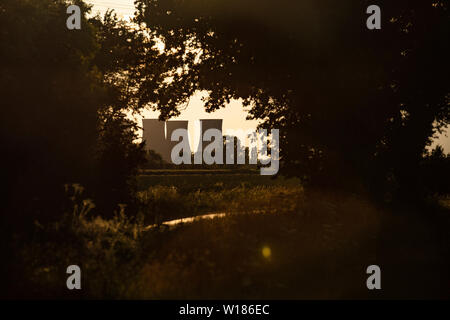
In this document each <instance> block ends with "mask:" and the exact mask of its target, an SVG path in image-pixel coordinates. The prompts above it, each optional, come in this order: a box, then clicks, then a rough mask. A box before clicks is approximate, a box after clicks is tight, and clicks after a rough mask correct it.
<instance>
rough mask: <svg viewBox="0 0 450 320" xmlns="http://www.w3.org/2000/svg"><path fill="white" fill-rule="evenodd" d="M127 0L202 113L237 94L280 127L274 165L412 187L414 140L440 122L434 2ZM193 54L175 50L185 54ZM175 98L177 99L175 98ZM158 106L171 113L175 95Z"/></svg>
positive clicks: (444, 12)
mask: <svg viewBox="0 0 450 320" xmlns="http://www.w3.org/2000/svg"><path fill="white" fill-rule="evenodd" d="M371 4H372V2H370V1H345V2H340V3H339V4H336V2H335V1H331V0H320V1H312V0H307V1H287V0H282V1H272V0H258V1H256V0H255V1H254V0H249V1H237V0H227V1H206V0H192V1H176V0H164V1H162V0H137V1H136V6H137V9H138V16H137V19H136V21H137V22H139V23H145V24H146V27H147V28H148V30H151V31H152V32H153V34H154V36H157V37H159V38H160V39H161V41H162V42H163V43H164V45H165V50H166V51H168V52H171V53H172V54H173V55H174V56H175V57H177V59H176V62H177V63H176V64H175V65H174V66H173V69H174V70H179V76H178V78H176V79H174V81H173V82H172V83H171V85H170V86H168V87H167V88H166V90H171V89H172V88H173V87H174V86H175V85H176V84H177V82H178V83H180V84H181V87H185V84H186V83H190V88H189V90H187V91H186V93H188V94H189V93H190V92H192V91H193V90H206V91H208V92H209V96H208V98H207V99H206V110H207V111H213V110H216V109H218V108H220V107H223V106H224V105H225V104H226V103H227V102H229V101H230V99H233V98H234V99H237V98H242V99H243V100H244V104H245V105H251V106H252V108H251V111H250V114H251V117H252V118H257V119H263V120H264V122H263V124H262V126H263V127H265V128H279V129H280V142H281V156H282V160H283V162H282V172H284V173H285V174H286V173H287V174H290V175H296V176H300V177H302V178H303V181H305V182H306V181H309V182H310V183H311V184H316V185H320V186H334V187H340V188H344V187H346V188H351V189H353V190H355V189H357V190H361V188H369V189H371V190H372V191H374V192H383V190H384V189H385V187H386V184H389V181H391V180H390V177H392V176H395V177H396V181H397V182H398V186H399V189H398V191H399V192H400V193H399V195H400V194H401V192H402V190H404V191H405V194H409V193H414V189H415V188H414V186H416V185H417V183H416V182H417V180H416V178H417V177H415V176H414V170H415V169H416V168H417V166H418V163H419V161H420V159H421V158H422V156H423V152H424V148H425V146H427V145H429V144H430V138H431V137H432V136H433V133H435V132H436V131H437V130H438V129H439V128H442V127H443V126H444V125H446V124H448V123H449V103H448V93H449V81H448V71H449V63H448V57H449V56H450V55H449V53H450V52H449V43H448V38H449V30H450V27H449V23H450V19H449V11H448V8H447V4H446V3H445V2H444V1H431V0H430V1H423V0H416V1H378V3H377V4H378V5H379V6H380V7H381V9H382V29H381V30H368V29H367V28H366V19H367V17H368V15H367V14H366V8H367V7H368V6H369V5H371ZM186 54H190V55H193V56H195V58H194V59H185V55H186ZM183 97H184V96H180V99H181V98H183ZM166 102H167V103H164V104H162V105H160V106H159V108H161V110H163V111H164V114H176V113H177V107H178V105H179V102H180V101H166Z"/></svg>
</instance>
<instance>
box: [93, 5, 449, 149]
mask: <svg viewBox="0 0 450 320" xmlns="http://www.w3.org/2000/svg"><path fill="white" fill-rule="evenodd" d="M243 1H244V0H243ZM85 2H87V3H91V4H93V5H94V8H93V10H94V12H105V11H106V10H107V9H108V8H110V9H115V11H116V12H117V14H118V15H119V16H120V17H122V18H127V17H130V16H132V15H133V13H134V0H85ZM200 98H201V94H197V95H195V96H194V97H192V98H191V101H190V103H189V106H188V107H187V108H186V109H185V110H184V111H183V112H182V113H181V116H180V117H178V118H177V119H181V120H190V121H189V131H190V133H191V135H192V128H193V127H192V126H193V122H194V120H198V119H215V118H217V119H223V120H224V122H223V129H224V130H227V129H244V130H246V129H252V128H255V127H256V124H257V122H256V121H246V120H245V119H246V116H247V113H246V112H245V111H244V110H243V108H242V105H241V104H240V103H239V102H238V101H233V102H231V103H230V105H229V106H227V107H226V108H225V109H221V110H218V111H216V112H213V113H206V112H205V111H204V108H203V103H202V101H201V100H200ZM158 115H159V113H156V112H152V111H144V112H143V113H142V116H143V117H145V118H157V117H158ZM137 120H138V121H139V120H140V119H137ZM139 122H140V121H139ZM139 124H140V125H142V122H140V123H139ZM447 131H448V133H447V134H443V135H441V136H440V137H439V138H438V139H436V141H435V144H441V145H442V146H443V147H444V149H445V151H446V152H448V153H450V130H447Z"/></svg>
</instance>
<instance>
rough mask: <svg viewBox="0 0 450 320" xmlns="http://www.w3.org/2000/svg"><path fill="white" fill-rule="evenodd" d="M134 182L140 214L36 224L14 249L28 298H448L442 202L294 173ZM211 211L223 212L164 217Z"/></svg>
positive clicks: (83, 214)
mask: <svg viewBox="0 0 450 320" xmlns="http://www.w3.org/2000/svg"><path fill="white" fill-rule="evenodd" d="M139 190H140V191H138V196H139V199H140V203H141V206H142V212H141V214H142V215H141V217H140V219H137V220H136V219H129V218H128V217H127V216H126V211H124V210H122V212H121V214H120V215H118V216H117V217H116V218H115V219H113V220H104V219H101V218H99V217H96V216H95V215H92V214H90V213H89V212H88V210H85V211H83V210H82V209H81V210H79V211H74V212H72V213H70V214H67V215H66V216H65V218H64V219H63V220H61V222H60V223H58V224H57V225H53V226H49V227H41V229H42V230H40V232H38V233H37V234H39V237H40V238H39V241H36V242H35V243H34V244H33V245H31V246H29V247H28V248H27V250H25V251H24V252H22V256H23V257H24V260H25V261H26V265H27V269H26V273H27V279H26V280H27V281H29V282H31V283H32V284H33V285H32V287H33V288H34V290H36V292H33V291H31V292H29V294H30V296H33V295H36V294H38V293H39V294H40V295H41V296H43V297H46V296H48V297H64V298H70V297H80V295H81V296H82V297H86V298H105V297H106V298H137V299H165V298H171V299H185V298H205V299H213V298H230V299H239V298H244V299H260V298H264V299H268V298H272V299H281V298H286V299H297V298H303V299H305V298H306V299H311V298H318V299H327V298H344V299H347V298H362V299H366V298H430V297H441V298H442V297H449V290H448V288H450V277H449V275H448V270H450V269H449V267H450V263H449V256H450V255H449V253H450V251H449V244H450V241H449V238H448V231H447V230H448V229H446V228H447V227H448V225H449V224H448V218H449V209H448V208H446V207H445V204H446V203H447V202H446V201H447V200H445V199H444V200H442V201H443V202H441V204H438V203H437V202H433V203H432V204H430V205H428V206H427V207H423V208H417V207H411V208H407V207H402V208H400V207H399V208H380V207H377V206H374V205H373V204H372V203H371V201H370V200H368V199H365V198H363V197H362V196H361V195H358V196H357V195H352V194H340V193H337V192H333V193H330V192H328V193H325V192H321V191H317V190H310V191H308V192H305V190H304V189H303V188H302V186H301V184H300V182H299V181H298V180H289V179H282V178H279V179H271V178H270V177H261V176H259V175H256V174H252V173H238V174H230V173H226V172H221V173H216V174H213V173H211V174H205V173H199V172H190V173H186V172H184V173H182V174H181V173H180V174H172V173H167V172H163V173H161V172H158V173H155V172H146V173H145V174H143V175H141V176H140V177H139ZM443 204H444V205H443ZM217 212H222V213H225V214H226V215H225V216H224V217H221V218H216V219H205V220H199V221H195V222H192V223H186V224H179V225H176V226H175V227H173V228H168V227H165V226H164V224H163V222H164V221H168V220H171V219H176V218H180V217H188V216H196V215H201V214H205V213H217ZM424 212H425V213H426V214H424ZM431 216H433V217H434V218H433V221H441V223H431V222H430V221H431V219H429V217H431ZM437 218H438V219H437ZM407 220H408V223H405V221H407ZM444 222H445V223H444ZM149 224H155V225H156V227H154V228H151V229H148V228H147V227H148V226H149ZM55 240H57V241H55ZM73 263H76V264H79V265H80V267H81V268H82V270H83V275H84V276H83V290H82V292H81V293H68V292H67V290H66V289H65V286H64V284H65V277H66V276H65V272H64V271H65V269H64V268H65V267H66V266H67V265H69V264H73ZM371 264H377V265H380V267H381V270H382V274H383V276H382V288H383V290H381V291H369V290H368V289H367V287H366V279H367V277H368V275H367V274H366V268H367V266H369V265H371ZM55 275H60V276H55ZM24 285H26V284H25V283H24ZM28 285H29V284H28ZM43 288H45V290H44V292H45V294H44V295H42V292H43V291H42V289H43Z"/></svg>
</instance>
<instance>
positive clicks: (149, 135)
mask: <svg viewBox="0 0 450 320" xmlns="http://www.w3.org/2000/svg"><path fill="white" fill-rule="evenodd" d="M222 123H223V120H222V119H201V120H200V130H199V131H200V132H199V133H200V134H199V142H198V144H197V146H198V148H201V149H199V151H200V152H201V150H204V148H205V147H206V146H207V145H208V144H209V143H210V142H209V141H203V139H202V138H203V134H204V133H205V131H206V130H208V129H217V130H219V131H220V133H221V135H222ZM188 124H189V122H188V121H187V120H169V121H160V120H159V119H142V126H143V135H142V138H143V140H145V142H146V150H152V151H154V152H155V153H157V154H159V155H160V156H161V157H162V159H163V160H164V161H166V162H168V163H172V160H171V156H170V154H171V151H172V148H173V147H174V146H175V145H176V144H177V143H178V142H177V141H171V139H170V138H171V136H172V133H173V132H174V131H175V130H177V129H185V130H188ZM194 146H195V144H194Z"/></svg>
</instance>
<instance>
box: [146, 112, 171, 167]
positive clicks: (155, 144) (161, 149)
mask: <svg viewBox="0 0 450 320" xmlns="http://www.w3.org/2000/svg"><path fill="white" fill-rule="evenodd" d="M142 126H143V129H144V132H143V135H142V138H143V139H144V140H145V142H146V144H145V147H146V149H147V150H152V151H154V152H156V153H158V154H159V155H160V156H161V157H162V158H163V160H165V161H168V160H170V155H169V156H168V155H167V154H168V150H169V149H168V145H167V143H166V136H165V122H164V121H160V120H158V119H142Z"/></svg>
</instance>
